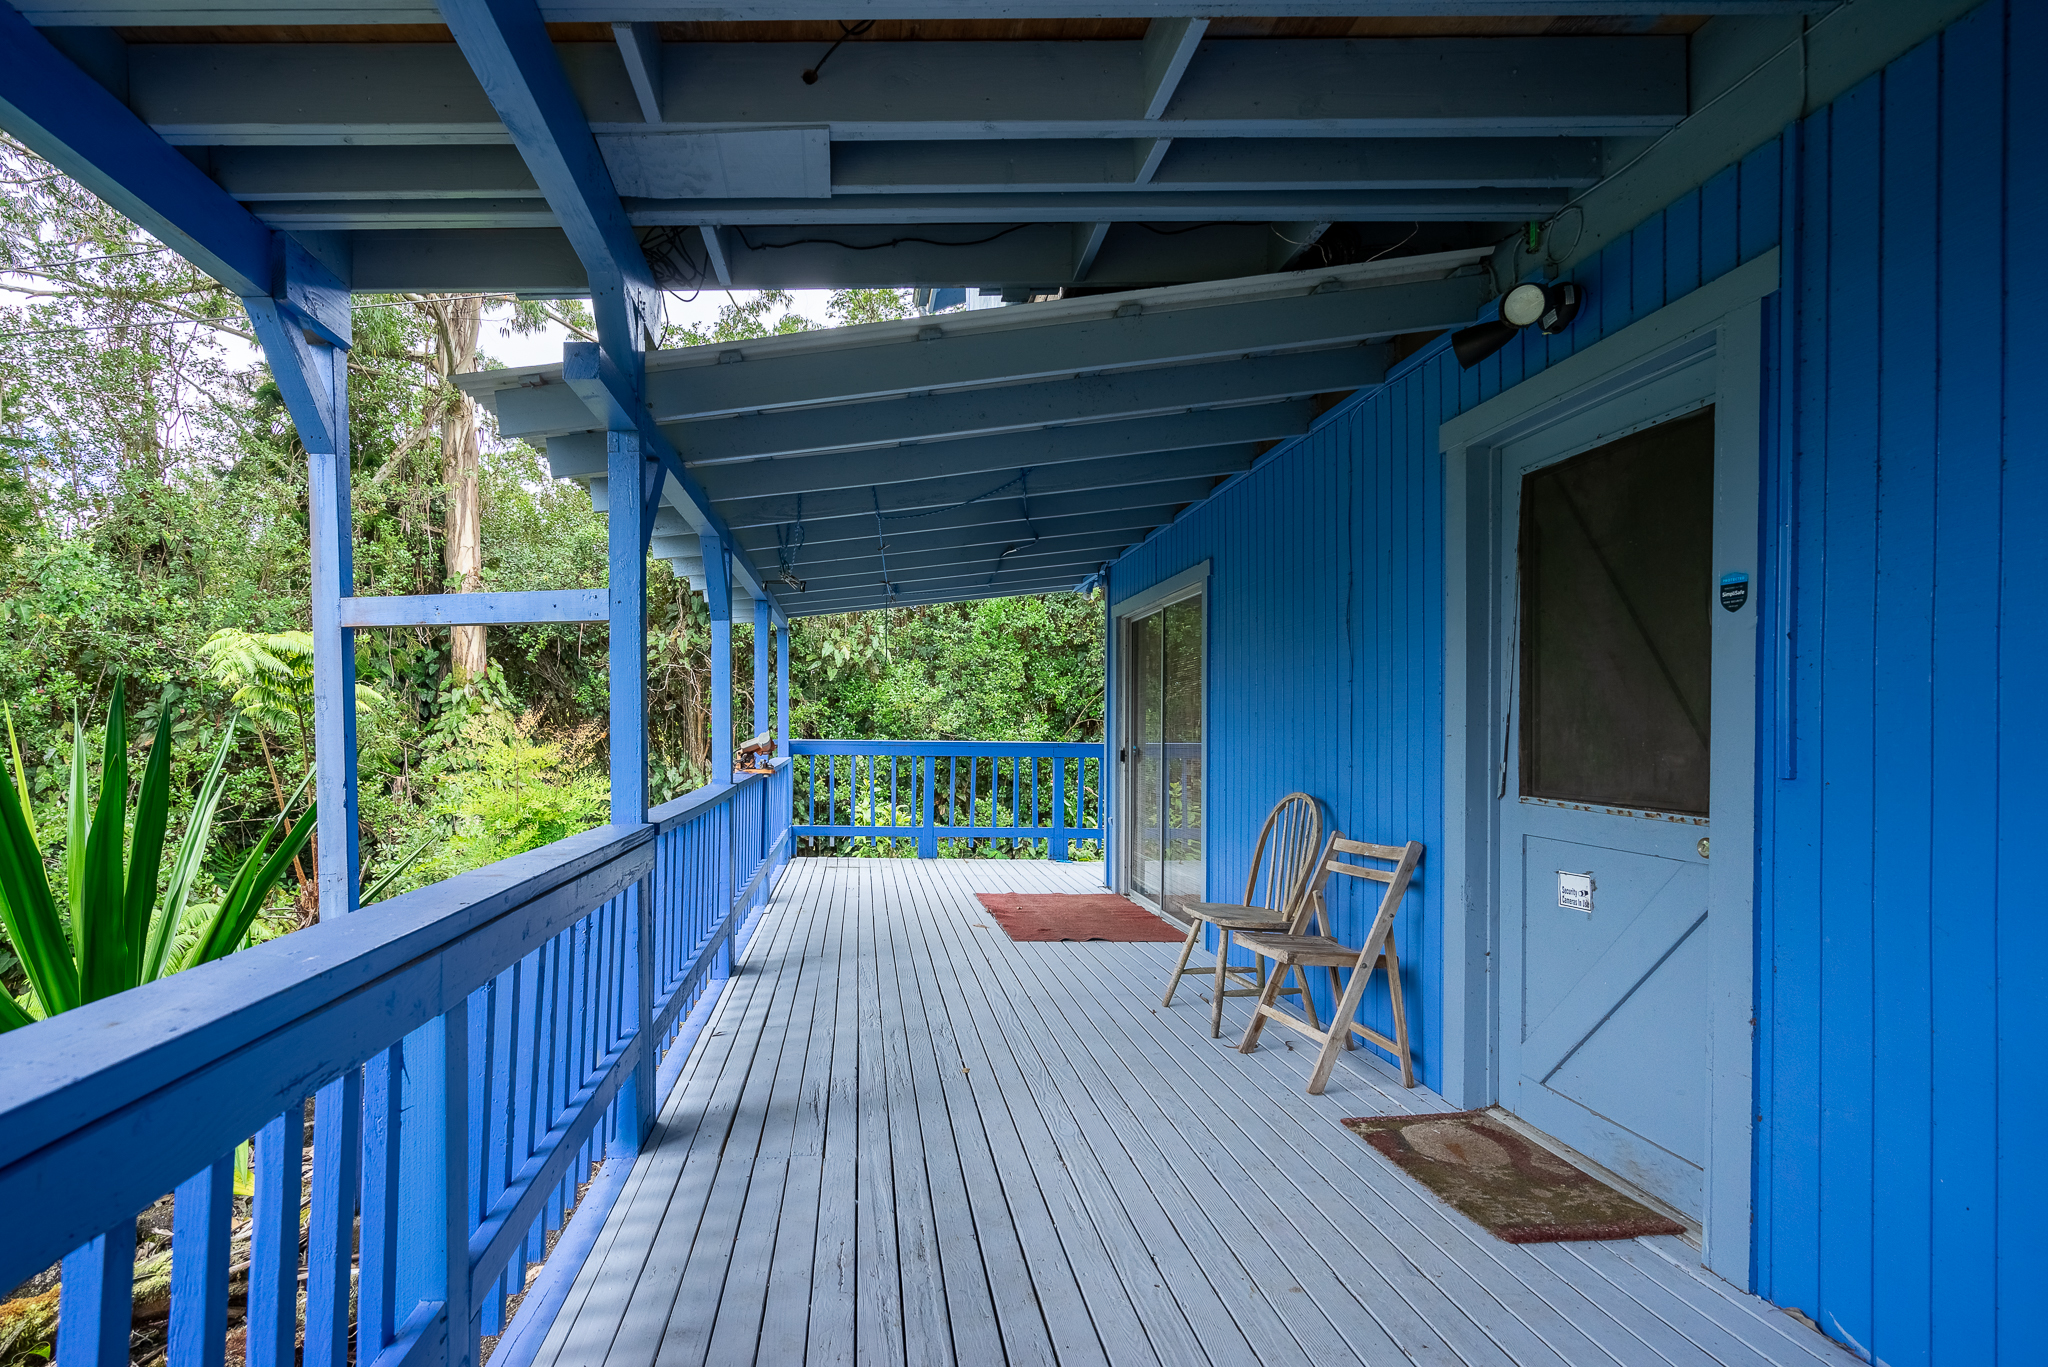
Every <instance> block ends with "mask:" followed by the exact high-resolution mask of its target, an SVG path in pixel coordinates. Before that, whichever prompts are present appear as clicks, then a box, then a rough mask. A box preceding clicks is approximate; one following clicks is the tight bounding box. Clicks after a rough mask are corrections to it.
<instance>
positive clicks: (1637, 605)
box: [1520, 408, 1714, 816]
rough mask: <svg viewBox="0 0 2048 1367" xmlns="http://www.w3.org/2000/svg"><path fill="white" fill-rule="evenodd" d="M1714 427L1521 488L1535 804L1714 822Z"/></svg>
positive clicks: (1701, 423)
mask: <svg viewBox="0 0 2048 1367" xmlns="http://www.w3.org/2000/svg"><path fill="white" fill-rule="evenodd" d="M1713 513H1714V413H1713V410H1712V409H1711V408H1709V409H1705V410H1703V411H1701V412H1699V413H1694V414H1689V415H1688V416H1686V417H1683V418H1678V419H1675V420H1673V421H1671V422H1667V423H1663V424H1660V425H1659V426H1657V427H1653V428H1650V429H1648V430H1646V431H1642V432H1637V433H1635V434H1633V435H1631V436H1627V437H1624V438H1622V439H1621V440H1620V441H1616V442H1610V443H1609V444H1607V445H1606V446H1602V447H1599V448H1597V449H1595V450H1592V451H1588V452H1586V453H1585V454H1584V455H1580V456H1575V457H1573V458H1572V459H1570V460H1565V461H1560V462H1558V463H1557V464H1555V465H1551V466H1546V467H1545V468H1543V469H1541V470H1537V471H1535V472H1533V473H1531V474H1529V475H1527V476H1525V477H1524V478H1523V480H1522V518H1521V552H1520V561H1521V591H1522V623H1521V625H1522V651H1521V656H1522V659H1521V670H1522V675H1521V692H1522V709H1521V710H1522V723H1521V767H1522V793H1523V795H1524V796H1527V797H1541V798H1551V799H1556V800H1560V801H1566V802H1587V803H1596V804H1599V805H1603V806H1619V807H1632V808H1646V809H1649V810H1652V811H1659V812H1680V813H1688V814H1697V815H1700V816H1704V815H1706V813H1707V774H1708V755H1709V750H1708V736H1709V730H1708V722H1709V718H1708V712H1707V703H1708V694H1709V681H1710V674H1711V666H1712V648H1711V638H1712V629H1713V622H1712V616H1711V614H1712V612H1713V607H1712V580H1713V563H1712V554H1713V524H1714V516H1713Z"/></svg>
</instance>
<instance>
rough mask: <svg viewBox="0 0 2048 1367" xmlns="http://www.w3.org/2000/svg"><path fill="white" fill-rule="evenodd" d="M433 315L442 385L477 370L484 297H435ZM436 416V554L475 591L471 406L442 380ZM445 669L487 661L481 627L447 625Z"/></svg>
mask: <svg viewBox="0 0 2048 1367" xmlns="http://www.w3.org/2000/svg"><path fill="white" fill-rule="evenodd" d="M434 313H435V317H436V320H437V322H438V323H439V330H440V334H441V335H440V338H439V341H440V346H439V348H438V353H439V360H440V369H441V379H442V381H443V382H444V384H446V382H447V381H449V380H450V379H451V378H452V377H454V376H456V375H465V374H468V373H469V372H470V371H472V370H475V369H476V349H477V337H478V334H479V332H480V331H481V329H482V324H483V300H482V299H480V298H478V297H477V296H476V295H473V294H470V295H448V296H445V297H443V298H441V299H438V300H436V301H435V304H434ZM444 404H445V407H444V408H443V411H442V417H441V486H442V488H443V489H445V490H446V491H447V493H446V497H447V513H446V515H445V518H444V523H443V528H442V531H443V536H442V542H441V556H442V561H443V564H444V566H445V568H446V571H447V575H448V578H449V580H450V581H451V582H452V583H453V584H454V585H455V591H456V592H458V593H475V592H477V591H479V590H480V589H481V588H482V587H483V569H484V555H483V536H482V530H481V528H480V526H479V522H480V521H481V517H482V498H481V495H480V493H479V490H478V464H479V461H480V458H481V453H480V449H479V446H478V441H477V426H476V404H475V402H474V401H473V400H471V399H470V397H469V396H468V395H467V394H464V393H463V392H462V391H461V390H459V389H456V388H455V387H454V386H453V385H452V384H447V388H446V391H445V397H444ZM451 632H452V635H453V640H452V642H451V650H450V652H449V671H450V672H451V673H452V674H453V675H454V676H455V682H456V683H458V684H462V683H467V682H468V681H469V680H470V679H471V678H473V677H476V676H478V675H481V674H482V673H483V672H484V671H485V668H486V667H487V664H488V660H487V659H486V657H485V654H484V629H483V628H482V627H480V626H459V627H454V628H451Z"/></svg>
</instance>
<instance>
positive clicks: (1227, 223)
mask: <svg viewBox="0 0 2048 1367" xmlns="http://www.w3.org/2000/svg"><path fill="white" fill-rule="evenodd" d="M1138 226H1139V227H1140V228H1143V229H1144V230H1145V231H1146V232H1148V233H1157V234H1158V235H1159V236H1161V237H1179V236H1180V235H1181V234H1182V233H1198V232H1200V231H1201V230H1202V229H1204V228H1238V227H1242V226H1244V225H1243V224H1241V223H1238V222H1237V221H1236V220H1234V219H1228V218H1219V219H1217V220H1216V221H1214V222H1213V223H1190V224H1188V226H1187V227H1185V228H1155V227H1154V226H1152V225H1151V224H1150V223H1140V224H1139V225H1138Z"/></svg>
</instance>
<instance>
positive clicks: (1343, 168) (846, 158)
mask: <svg viewBox="0 0 2048 1367" xmlns="http://www.w3.org/2000/svg"><path fill="white" fill-rule="evenodd" d="M307 150H309V151H310V150H312V149H307ZM340 150H341V151H342V152H343V153H344V154H345V155H348V156H353V157H357V158H361V159H363V160H364V161H366V162H367V161H371V160H373V159H374V158H375V156H376V154H377V153H378V152H379V151H380V150H382V149H377V148H347V149H340ZM214 155H215V158H216V161H215V164H216V166H220V165H223V164H225V163H224V162H223V161H221V159H220V153H219V151H216V152H215V154H214ZM1600 174H1601V144H1600V140H1599V139H1598V138H1270V139H1267V138H1260V139H1246V138H1221V139H1218V138H1183V139H1180V140H1178V141H1176V142H1175V143H1174V145H1173V155H1172V156H1170V157H1168V158H1166V159H1165V161H1164V162H1163V163H1162V165H1161V166H1160V168H1159V170H1158V172H1157V174H1155V175H1154V176H1153V177H1152V178H1151V179H1150V180H1149V181H1148V182H1144V183H1146V184H1149V185H1151V186H1152V187H1153V189H1154V192H1155V193H1159V194H1160V195H1162V197H1163V196H1164V195H1165V193H1166V192H1168V191H1175V190H1191V189H1207V190H1244V191H1252V190H1270V189H1277V188H1280V187H1296V188H1308V187H1313V188H1317V189H1347V190H1389V189H1471V188H1476V187H1493V188H1532V187H1537V188H1564V189H1577V188H1581V187H1584V186H1587V185H1591V184H1593V183H1594V182H1596V181H1598V180H1599V179H1600ZM1119 182H1130V183H1131V184H1132V186H1133V187H1135V186H1136V185H1137V184H1139V183H1140V182H1137V181H1136V180H1135V179H1134V177H1133V167H1132V162H1131V156H1130V150H1129V148H1128V147H1127V146H1126V145H1125V144H1123V143H1121V142H1117V141H1113V140H1108V139H1100V138H1096V139H1087V138H1061V139H1050V138H1048V139H1040V140H1029V139H1020V140H1017V141H1013V142H964V141H951V142H843V143H839V144H837V145H836V146H834V147H833V149H832V193H833V195H834V196H835V197H845V196H849V195H855V194H876V195H898V194H949V193H987V194H996V193H1015V192H1018V191H1022V190H1057V191H1060V192H1062V193H1067V192H1073V193H1092V192H1094V191H1099V190H1103V189H1106V188H1111V187H1114V186H1115V185H1117V184H1118V183H1119ZM229 183H230V182H228V181H226V180H224V181H223V184H229ZM254 183H255V184H256V185H258V186H259V188H263V189H267V188H268V187H267V185H264V184H263V183H262V182H254ZM309 183H310V181H309V180H307V179H305V178H304V177H303V176H301V177H298V178H294V179H293V180H291V181H289V182H288V184H290V185H294V186H298V185H305V184H309ZM390 183H391V184H393V185H401V184H411V183H413V181H412V180H407V179H402V178H400V177H398V176H393V177H392V178H391V180H390ZM231 188H232V186H231ZM427 188H429V189H431V188H432V187H431V186H429V187H427ZM297 193H304V191H303V190H301V191H298V192H297Z"/></svg>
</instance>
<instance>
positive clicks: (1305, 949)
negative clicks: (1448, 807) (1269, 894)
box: [1237, 834, 1422, 1096]
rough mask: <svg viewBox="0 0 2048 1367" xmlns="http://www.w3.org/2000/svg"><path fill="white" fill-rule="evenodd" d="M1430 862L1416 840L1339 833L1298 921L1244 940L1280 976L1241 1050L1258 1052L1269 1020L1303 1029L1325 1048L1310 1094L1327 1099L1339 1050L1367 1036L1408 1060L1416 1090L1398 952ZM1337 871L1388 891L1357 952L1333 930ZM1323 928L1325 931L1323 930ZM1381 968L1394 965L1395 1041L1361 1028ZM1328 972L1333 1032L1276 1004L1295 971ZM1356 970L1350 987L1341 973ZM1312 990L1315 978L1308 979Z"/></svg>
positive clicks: (1390, 983) (1273, 978)
mask: <svg viewBox="0 0 2048 1367" xmlns="http://www.w3.org/2000/svg"><path fill="white" fill-rule="evenodd" d="M1342 855H1358V856H1362V857H1364V858H1367V859H1378V860H1382V861H1385V862H1388V863H1391V864H1393V866H1394V867H1393V868H1391V869H1381V868H1374V867H1373V866H1371V865H1369V864H1352V863H1347V862H1345V860H1344V859H1342V858H1340V856H1342ZM1421 862H1422V844H1421V842H1420V841H1415V840H1411V841H1409V842H1408V843H1407V844H1406V845H1372V844H1368V843H1366V842H1365V841H1362V840H1346V839H1345V838H1344V837H1343V836H1341V835H1334V834H1333V835H1332V836H1331V837H1330V843H1329V845H1328V846H1327V847H1325V849H1324V851H1323V857H1322V859H1321V860H1320V861H1319V862H1318V864H1317V866H1316V873H1315V878H1314V880H1313V881H1312V882H1311V883H1310V884H1309V886H1308V889H1307V891H1306V893H1305V894H1304V896H1303V897H1302V900H1301V905H1300V908H1299V912H1298V915H1297V916H1296V918H1295V922H1294V924H1293V925H1292V926H1291V927H1290V928H1289V929H1288V931H1287V932H1286V933H1284V934H1251V935H1245V936H1241V937H1240V938H1239V939H1238V943H1239V944H1241V945H1243V946H1244V947H1245V948H1246V949H1249V950H1250V951H1251V952H1252V953H1254V954H1256V955H1258V956H1259V960H1260V962H1261V964H1263V963H1264V961H1265V960H1267V959H1271V960H1273V972H1272V974H1271V975H1270V976H1269V977H1267V979H1266V983H1265V991H1264V992H1262V993H1261V994H1260V996H1259V1004H1258V1005H1257V1006H1256V1007H1254V1008H1253V1009H1252V1023H1251V1024H1250V1025H1249V1026H1247V1027H1246V1028H1245V1032H1244V1040H1243V1041H1242V1042H1241V1043H1240V1044H1239V1045H1238V1046H1237V1047H1238V1051H1239V1052H1240V1053H1245V1054H1249V1053H1250V1052H1251V1051H1252V1050H1254V1049H1256V1048H1258V1045H1259V1031H1260V1030H1261V1029H1263V1028H1264V1026H1265V1024H1266V1022H1267V1021H1268V1020H1276V1021H1279V1022H1280V1023H1281V1024H1282V1025H1284V1026H1286V1027H1287V1028H1288V1029H1290V1030H1299V1031H1300V1032H1301V1033H1302V1034H1304V1035H1307V1036H1308V1037H1309V1038H1310V1039H1312V1040H1315V1041H1316V1042H1317V1043H1318V1044H1320V1045H1322V1049H1321V1051H1320V1052H1319V1053H1317V1055H1316V1066H1315V1069H1314V1071H1313V1072H1311V1073H1310V1074H1309V1077H1308V1090H1309V1093H1310V1095H1314V1096H1320V1095H1321V1094H1322V1090H1323V1088H1324V1087H1326V1086H1328V1085H1329V1081H1330V1070H1331V1069H1332V1068H1334V1067H1335V1066H1336V1065H1337V1050H1338V1048H1339V1047H1340V1045H1341V1047H1343V1048H1346V1049H1349V1048H1351V1047H1352V1046H1351V1037H1352V1036H1353V1035H1354V1034H1355V1035H1361V1036H1363V1037H1364V1038H1365V1039H1367V1040H1370V1041H1371V1042H1372V1043H1374V1044H1377V1045H1378V1046H1379V1047H1380V1048H1382V1049H1384V1050H1386V1051H1387V1052H1388V1053H1390V1054H1392V1055H1394V1057H1396V1058H1398V1059H1399V1060H1400V1061H1401V1085H1402V1086H1403V1087H1413V1086H1414V1085H1415V1065H1414V1063H1413V1061H1412V1060H1410V1058H1409V1056H1408V1012H1407V1008H1406V1007H1405V1006H1404V1005H1403V1004H1402V1001H1401V956H1400V954H1399V952H1398V951H1397V950H1396V949H1395V947H1394V915H1395V913H1396V912H1398V911H1399V910H1400V909H1401V898H1402V896H1403V895H1404V894H1405V893H1406V892H1407V891H1408V880H1409V878H1410V877H1411V876H1413V874H1414V872H1415V866H1416V865H1418V864H1420V863H1421ZM1333 873H1341V874H1347V875H1349V876H1350V877H1352V878H1369V879H1372V880H1373V881H1374V882H1378V883H1385V884H1386V885H1387V891H1386V894H1385V895H1384V896H1383V897H1381V898H1380V909H1379V914H1378V915H1376V916H1375V917H1373V922H1372V929H1371V930H1369V931H1367V932H1366V935H1365V944H1364V947H1363V948H1360V949H1353V948H1351V947H1350V946H1348V945H1345V944H1343V943H1341V942H1339V941H1337V940H1336V939H1333V938H1332V937H1331V935H1330V933H1329V931H1330V909H1329V906H1328V904H1327V902H1326V901H1325V900H1324V896H1323V889H1324V885H1325V884H1326V883H1327V882H1328V881H1329V877H1330V875H1331V874H1333ZM1318 927H1320V930H1319V929H1318ZM1381 964H1385V965H1386V966H1387V995H1388V996H1389V997H1390V998H1391V999H1392V1002H1393V1007H1394V1037H1393V1038H1392V1039H1388V1038H1387V1037H1386V1036H1385V1035H1383V1034H1381V1033H1380V1032H1379V1031H1377V1030H1372V1029H1368V1028H1367V1027H1365V1026H1363V1025H1360V1024H1359V1023H1358V1004H1359V1002H1360V1001H1361V1000H1362V999H1363V998H1364V996H1365V985H1366V984H1367V983H1368V982H1370V981H1371V980H1372V975H1373V970H1374V969H1375V968H1377V967H1379V966H1380V965H1381ZM1309 968H1327V969H1328V970H1329V971H1330V995H1331V996H1332V997H1335V998H1336V999H1337V1010H1336V1012H1335V1013H1334V1014H1333V1015H1332V1016H1331V1018H1330V1024H1329V1027H1328V1028H1327V1029H1325V1028H1324V1027H1323V1025H1322V1023H1321V1022H1319V1021H1317V1020H1316V1018H1315V1012H1314V1009H1313V1008H1311V1009H1310V1011H1309V1019H1307V1020H1303V1019H1301V1017H1299V1016H1296V1015H1294V1014H1293V1013H1292V1012H1289V1011H1284V1010H1282V1009H1281V1008H1280V1007H1279V1006H1277V1005H1275V1004H1274V998H1275V997H1277V996H1278V995H1279V994H1278V993H1277V992H1275V991H1274V988H1275V987H1276V986H1278V984H1279V983H1280V981H1281V979H1282V978H1283V977H1284V976H1285V974H1286V973H1287V971H1288V970H1290V969H1291V970H1293V971H1294V972H1295V973H1296V974H1297V975H1299V974H1300V973H1301V971H1302V970H1304V969H1309ZM1346 968H1348V969H1350V970H1351V978H1350V981H1349V982H1343V981H1341V980H1340V979H1339V977H1338V972H1339V970H1341V969H1346ZM1301 981H1302V983H1303V985H1304V986H1306V985H1307V979H1305V978H1304V979H1302V980H1301ZM1302 1001H1304V1002H1307V1001H1308V994H1307V993H1306V992H1304V993H1303V994H1302Z"/></svg>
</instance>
